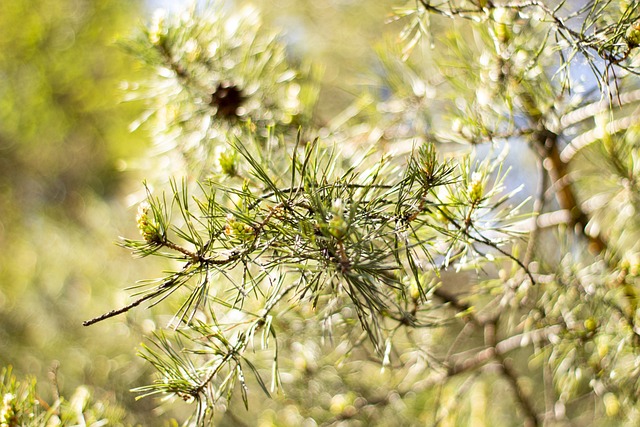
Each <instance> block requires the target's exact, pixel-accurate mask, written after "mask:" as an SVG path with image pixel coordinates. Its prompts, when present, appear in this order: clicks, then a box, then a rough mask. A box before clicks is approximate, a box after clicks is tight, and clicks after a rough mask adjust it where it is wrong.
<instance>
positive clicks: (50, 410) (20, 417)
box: [0, 367, 125, 427]
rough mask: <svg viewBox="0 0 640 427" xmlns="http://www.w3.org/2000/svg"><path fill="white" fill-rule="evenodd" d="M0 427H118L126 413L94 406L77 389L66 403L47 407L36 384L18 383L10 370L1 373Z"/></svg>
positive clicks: (100, 404)
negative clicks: (81, 426) (109, 426)
mask: <svg viewBox="0 0 640 427" xmlns="http://www.w3.org/2000/svg"><path fill="white" fill-rule="evenodd" d="M0 395H2V404H1V405H2V406H1V407H0V426H2V427H17V426H27V425H28V426H43V427H44V426H77V425H85V426H92V427H98V426H104V425H112V426H120V425H123V424H122V420H123V418H124V415H125V412H124V410H122V409H121V408H117V407H115V406H114V405H113V404H109V403H106V402H96V401H95V400H94V399H93V398H92V397H91V393H90V391H89V389H87V388H86V387H79V388H78V389H77V390H76V391H75V392H74V393H73V395H72V396H71V398H70V399H69V400H66V399H64V398H63V397H58V398H57V399H56V400H55V402H53V403H51V404H47V402H44V401H43V400H42V399H41V398H40V397H39V396H38V393H37V391H36V381H35V380H29V381H27V382H20V381H18V379H17V378H16V377H15V376H14V375H13V373H12V369H11V368H10V367H9V368H3V369H2V371H1V372H0Z"/></svg>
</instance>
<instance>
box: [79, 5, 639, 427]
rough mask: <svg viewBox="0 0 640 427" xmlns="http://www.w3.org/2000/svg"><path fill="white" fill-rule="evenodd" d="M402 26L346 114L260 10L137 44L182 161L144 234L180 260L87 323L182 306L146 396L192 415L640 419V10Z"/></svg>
mask: <svg viewBox="0 0 640 427" xmlns="http://www.w3.org/2000/svg"><path fill="white" fill-rule="evenodd" d="M614 3H615V6H619V7H612V6H614ZM360 7H363V6H362V5H360ZM396 13H397V17H398V19H399V20H401V21H404V23H405V24H406V27H405V28H404V30H403V31H402V32H401V34H400V37H401V39H402V40H403V44H402V46H400V47H399V48H398V47H389V46H385V45H383V46H382V47H380V48H379V52H380V58H379V61H378V62H377V66H376V67H375V68H374V72H375V73H373V75H372V76H370V77H369V81H370V82H376V83H375V84H371V85H370V86H369V87H368V88H364V90H362V92H361V93H360V94H358V95H356V96H354V99H353V103H352V104H351V105H349V106H348V107H347V108H346V109H345V110H344V111H342V112H336V111H334V112H333V114H334V118H332V119H331V120H329V121H323V120H318V119H317V117H316V116H314V112H315V111H317V103H318V102H321V101H322V96H320V97H318V96H317V93H318V89H317V82H316V81H315V75H314V74H313V73H312V72H311V70H310V69H306V68H305V67H294V66H293V65H292V64H289V63H288V58H287V56H286V55H285V52H286V49H285V47H284V45H283V44H282V42H281V41H280V40H279V39H278V38H277V37H276V36H274V35H273V34H271V33H269V32H268V31H266V30H264V29H263V28H262V26H261V23H260V20H259V18H258V17H257V15H256V12H255V10H253V9H241V12H239V13H235V12H230V11H229V10H228V9H227V8H226V7H225V6H224V4H223V3H221V2H210V3H206V4H204V5H200V6H194V7H193V8H192V9H191V10H190V11H189V12H188V13H184V14H181V15H176V16H175V17H171V16H167V15H156V17H155V18H154V20H153V22H152V23H151V24H150V26H149V28H148V29H147V30H145V31H143V33H142V34H141V35H140V36H139V37H138V38H137V39H135V40H134V41H131V42H130V43H128V44H127V46H129V49H130V50H131V51H132V52H134V53H136V54H137V55H138V56H139V57H140V58H141V59H143V60H144V61H145V62H146V63H147V64H148V65H150V66H151V67H153V69H154V70H155V71H156V75H155V76H154V77H152V78H151V79H150V80H149V81H147V82H146V83H145V84H144V85H143V86H145V89H144V90H142V91H141V93H142V95H141V96H142V97H143V98H144V99H146V102H147V108H148V110H147V113H146V114H145V116H144V119H145V120H148V124H147V126H148V128H149V130H150V131H151V133H152V137H153V139H154V142H155V146H156V150H155V152H154V153H150V154H149V156H148V160H149V164H150V167H149V175H150V177H149V180H148V181H147V182H148V184H147V188H146V194H145V196H144V200H141V204H140V210H139V213H138V217H137V224H138V228H139V231H140V233H141V238H142V239H141V240H139V239H138V240H136V239H124V240H123V242H122V243H123V245H124V246H125V247H127V248H129V249H130V250H132V251H133V252H134V254H136V255H138V256H141V257H147V256H156V257H160V258H165V259H168V260H170V261H171V263H172V264H171V268H170V269H168V270H166V271H165V273H163V274H162V275H161V276H160V277H159V278H157V279H152V280H147V281H142V282H140V283H138V284H137V285H136V286H134V287H133V288H132V290H134V296H133V298H134V299H133V301H132V302H130V303H129V304H127V305H125V306H123V307H122V308H120V309H116V310H113V311H111V312H108V313H105V314H104V315H102V316H99V317H97V318H95V319H92V320H89V321H87V322H86V324H93V323H96V322H99V321H102V320H104V319H107V318H110V317H113V316H115V315H118V314H122V313H124V312H127V311H129V310H131V309H133V308H134V307H137V306H140V305H143V304H145V303H146V304H148V305H152V306H156V305H158V308H159V309H162V310H167V311H166V312H169V313H170V314H171V316H172V317H171V320H169V321H168V322H166V323H167V330H166V331H158V332H156V334H155V336H154V338H151V344H147V345H145V346H144V348H143V349H142V351H141V355H142V357H143V358H144V359H145V360H146V361H148V362H149V363H150V364H151V365H152V366H153V367H154V368H155V369H156V370H157V371H158V375H157V378H156V380H155V381H154V382H153V383H152V384H150V385H148V386H143V387H140V388H137V391H138V392H140V393H141V395H142V396H149V395H158V394H159V395H163V396H165V395H166V396H170V397H174V398H178V399H182V400H184V401H186V402H188V403H190V404H192V405H194V406H195V408H194V415H193V416H192V417H191V418H190V419H188V420H186V421H185V425H191V424H193V425H207V423H210V422H212V421H219V422H224V421H225V420H228V421H229V422H230V423H237V422H238V419H239V418H238V415H237V413H238V411H245V410H248V411H253V412H252V414H255V417H256V419H259V420H262V421H263V422H265V423H266V424H268V423H272V424H277V425H301V424H303V423H304V422H308V423H310V424H311V423H316V424H320V423H322V424H327V425H330V424H335V423H339V422H341V421H349V422H353V423H354V425H360V424H362V425H367V424H376V425H385V423H390V421H389V419H392V421H391V423H392V424H393V425H398V424H403V425H411V424H417V423H421V424H422V423H433V424H434V425H439V424H447V423H450V424H457V423H459V424H463V423H466V424H474V425H482V424H483V423H484V424H486V425H511V424H520V423H522V422H523V421H524V423H525V424H526V425H541V424H545V423H550V424H554V425H555V424H558V425H569V424H571V423H573V422H575V423H580V424H597V425H605V424H607V423H611V425H620V424H628V425H635V424H637V422H638V418H639V417H640V413H639V412H638V410H637V408H638V402H637V396H636V393H635V390H637V388H638V384H640V369H638V366H637V365H638V364H637V363H636V362H637V360H639V357H640V331H639V329H638V326H637V324H638V319H637V317H638V313H639V312H638V304H637V303H638V301H637V300H638V280H637V277H638V274H639V272H638V268H637V267H638V266H637V264H638V255H637V253H638V247H637V242H638V240H639V239H638V231H639V230H640V228H639V227H638V221H637V218H636V217H637V215H635V213H636V210H637V194H638V190H640V188H638V181H637V179H636V176H635V175H636V172H637V169H638V164H637V163H638V156H637V135H638V134H637V126H638V124H637V119H636V116H637V115H636V114H635V113H636V110H637V106H638V104H637V102H638V100H640V96H638V94H637V86H638V81H637V65H638V63H637V61H638V56H637V44H636V43H635V38H634V34H635V33H634V31H635V26H636V25H637V20H638V18H639V16H638V2H637V1H631V2H625V1H622V2H612V1H599V0H594V1H590V2H585V3H584V4H581V5H580V6H577V7H576V5H568V4H565V2H560V3H559V4H558V5H557V6H554V7H552V6H549V5H546V4H543V3H542V2H538V1H530V2H515V3H494V2H488V1H487V2H483V1H480V2H478V1H463V0H461V1H451V2H445V3H438V4H432V3H431V2H429V1H419V2H410V3H409V4H408V5H406V6H405V7H403V8H399V9H397V10H396ZM423 36H428V37H431V40H430V43H428V45H427V46H425V45H424V44H421V43H420V41H421V39H422V37H423ZM422 47H424V49H422ZM323 114H324V112H323ZM514 152H515V153H517V154H522V153H526V154H524V155H522V157H524V156H525V155H526V156H527V157H533V158H535V160H536V163H537V164H538V168H537V170H536V171H530V173H527V171H526V170H525V173H524V174H522V175H518V173H519V172H522V169H524V168H525V167H524V166H522V165H523V164H524V163H523V162H522V161H521V163H522V164H518V163H517V162H518V159H517V158H515V157H514V156H513V154H510V153H514ZM514 163H515V164H516V166H517V167H515V168H513V169H511V170H510V168H509V167H508V166H507V165H508V164H514ZM525 166H526V164H525ZM507 172H509V175H508V174H507ZM514 172H515V175H516V178H517V179H519V180H521V181H523V185H518V184H517V183H516V184H514V182H513V181H512V180H513V179H514V178H512V176H513V174H514ZM532 176H537V181H538V184H537V188H535V186H532V185H531V184H530V181H533V180H532V179H531V178H532ZM594 182H595V183H597V184H594ZM523 192H524V193H527V194H525V195H524V196H523V195H522V193H523ZM259 393H264V394H266V395H267V396H268V397H270V398H271V399H266V400H265V399H261V397H259V395H258V394H259ZM585 413H588V414H589V418H588V419H586V418H585V417H584V415H583V414H585ZM390 414H392V415H393V416H392V418H389V417H390ZM227 417H228V418H227ZM594 418H595V421H594ZM390 425H391V424H390Z"/></svg>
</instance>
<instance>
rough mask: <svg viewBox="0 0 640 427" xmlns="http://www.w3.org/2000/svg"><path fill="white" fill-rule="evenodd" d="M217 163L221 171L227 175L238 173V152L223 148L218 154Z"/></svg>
mask: <svg viewBox="0 0 640 427" xmlns="http://www.w3.org/2000/svg"><path fill="white" fill-rule="evenodd" d="M218 163H219V164H220V169H221V170H222V172H223V173H224V174H226V175H229V176H236V175H237V174H238V153H237V152H236V151H235V150H224V151H221V152H220V155H219V156H218Z"/></svg>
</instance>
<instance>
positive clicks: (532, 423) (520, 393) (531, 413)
mask: <svg viewBox="0 0 640 427" xmlns="http://www.w3.org/2000/svg"><path fill="white" fill-rule="evenodd" d="M496 359H497V361H498V362H499V363H500V371H501V373H502V376H503V377H504V378H505V379H506V380H507V382H508V383H509V385H511V387H512V388H513V391H514V392H515V397H516V399H517V400H518V403H519V404H520V407H521V408H522V410H523V411H524V412H525V424H524V425H525V426H526V427H538V426H539V425H540V424H541V421H540V417H539V416H538V413H537V412H536V410H535V408H534V406H533V402H531V397H530V396H529V394H528V393H527V392H526V391H525V390H524V389H523V388H522V386H521V385H520V383H518V373H517V372H516V371H515V370H514V369H513V366H511V362H510V361H509V360H508V359H505V358H504V357H502V355H500V354H496Z"/></svg>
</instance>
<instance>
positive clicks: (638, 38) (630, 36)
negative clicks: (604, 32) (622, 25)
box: [625, 21, 640, 49]
mask: <svg viewBox="0 0 640 427" xmlns="http://www.w3.org/2000/svg"><path fill="white" fill-rule="evenodd" d="M625 40H626V41H627V44H628V45H629V48H630V49H633V48H636V47H638V46H640V21H636V22H635V23H633V24H631V26H630V27H629V29H628V30H627V34H626V37H625Z"/></svg>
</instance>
